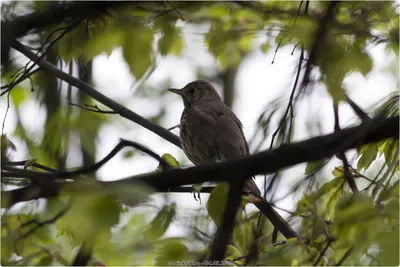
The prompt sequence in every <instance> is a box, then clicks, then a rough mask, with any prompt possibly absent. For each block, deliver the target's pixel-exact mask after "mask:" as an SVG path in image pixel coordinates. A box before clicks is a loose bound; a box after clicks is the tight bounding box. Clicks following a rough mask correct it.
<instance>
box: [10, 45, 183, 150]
mask: <svg viewBox="0 0 400 267" xmlns="http://www.w3.org/2000/svg"><path fill="white" fill-rule="evenodd" d="M12 47H13V48H14V49H16V50H17V51H19V52H21V53H22V54H24V55H25V56H27V57H28V58H29V59H31V60H37V59H38V57H37V56H36V55H35V53H33V52H32V51H30V50H29V49H27V48H26V47H25V46H24V45H22V44H21V43H20V42H18V41H14V42H13V44H12ZM38 65H39V66H40V67H42V68H43V70H46V71H48V72H49V73H51V74H53V75H55V76H56V77H57V78H59V79H60V80H62V81H64V82H66V83H71V84H73V85H74V86H75V87H76V88H78V89H80V90H82V91H84V92H85V93H87V94H88V95H89V96H91V97H93V98H94V99H95V100H97V101H98V102H100V103H102V104H103V105H105V106H107V107H109V108H110V109H112V110H114V111H115V112H117V113H118V114H119V115H121V116H122V117H124V118H127V119H129V120H131V121H133V122H135V123H137V124H139V125H141V126H143V127H144V128H146V129H148V130H150V131H152V132H154V133H155V134H157V135H159V136H161V137H162V138H164V139H166V140H168V141H170V142H171V143H173V144H174V145H176V146H178V147H181V144H180V142H179V137H178V136H176V135H175V134H173V133H171V132H170V131H168V130H167V129H164V128H163V127H161V126H159V125H157V124H154V123H152V122H151V121H149V120H147V119H145V118H143V117H141V116H139V115H138V114H136V113H134V112H133V111H131V110H129V109H127V108H126V107H124V106H123V105H121V104H119V103H117V102H115V101H114V100H112V99H110V98H108V97H106V96H105V95H103V94H102V93H100V92H99V91H98V90H96V89H94V88H92V87H91V86H90V85H89V84H87V83H85V82H83V81H81V80H79V79H77V78H75V77H73V76H71V75H69V74H67V73H65V72H63V71H61V70H59V69H58V68H57V67H56V66H54V65H53V64H51V63H49V62H48V61H46V60H44V59H42V60H40V61H38Z"/></svg>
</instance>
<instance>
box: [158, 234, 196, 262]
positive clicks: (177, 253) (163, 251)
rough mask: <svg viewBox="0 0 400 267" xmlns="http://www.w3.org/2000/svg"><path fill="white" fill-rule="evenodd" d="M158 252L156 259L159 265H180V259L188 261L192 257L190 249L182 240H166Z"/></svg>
mask: <svg viewBox="0 0 400 267" xmlns="http://www.w3.org/2000/svg"><path fill="white" fill-rule="evenodd" d="M157 254H158V256H157V257H156V259H155V265H157V266H168V265H178V264H179V262H180V261H188V260H190V258H191V257H190V255H189V249H188V248H187V247H186V246H185V245H184V244H183V243H182V241H180V240H172V241H169V242H166V243H165V244H163V245H162V246H161V247H160V249H159V250H158V253H157ZM174 263H175V264H174ZM183 265H185V264H183Z"/></svg>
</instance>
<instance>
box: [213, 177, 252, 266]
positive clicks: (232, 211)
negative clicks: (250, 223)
mask: <svg viewBox="0 0 400 267" xmlns="http://www.w3.org/2000/svg"><path fill="white" fill-rule="evenodd" d="M235 178H236V177H231V180H232V181H231V182H230V184H229V192H228V197H227V199H226V204H225V209H224V213H223V218H222V223H221V225H220V226H219V227H218V230H217V233H216V235H215V239H214V242H213V244H212V250H211V257H210V260H211V261H221V260H223V258H224V255H225V252H226V247H227V246H228V242H229V238H230V237H231V235H232V232H233V226H234V223H235V218H236V213H237V211H238V209H239V207H240V201H241V199H242V188H243V185H244V183H245V180H244V179H240V180H239V179H235Z"/></svg>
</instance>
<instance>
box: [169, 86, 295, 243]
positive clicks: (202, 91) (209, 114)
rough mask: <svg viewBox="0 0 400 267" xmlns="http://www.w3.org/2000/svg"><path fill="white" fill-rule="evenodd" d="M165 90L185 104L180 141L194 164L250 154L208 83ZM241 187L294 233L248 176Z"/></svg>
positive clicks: (276, 222) (286, 232)
mask: <svg viewBox="0 0 400 267" xmlns="http://www.w3.org/2000/svg"><path fill="white" fill-rule="evenodd" d="M168 90H169V91H171V92H173V93H175V94H178V95H180V96H181V97H182V100H183V104H184V106H185V108H184V110H183V112H182V117H181V123H180V142H181V145H182V148H183V151H184V152H185V154H186V155H187V156H188V158H189V159H190V160H191V161H192V162H193V163H194V164H195V165H200V164H203V163H208V162H218V161H228V160H234V159H239V158H242V157H245V156H247V155H249V146H248V144H247V141H246V138H245V136H244V133H243V130H242V128H243V126H242V123H241V122H240V120H239V119H238V117H236V115H235V113H233V111H232V110H231V109H230V108H229V107H227V106H226V105H225V104H224V103H223V102H222V100H221V97H220V96H219V95H218V93H217V91H216V90H215V89H214V87H213V86H212V85H211V84H209V83H207V82H205V81H195V82H191V83H189V84H187V85H186V86H185V87H183V88H182V89H168ZM243 191H245V192H246V193H248V194H249V196H250V201H251V202H252V203H253V204H254V205H255V206H256V207H257V208H258V209H259V210H260V211H261V212H262V213H263V214H264V215H265V216H266V217H267V218H268V219H269V220H270V221H271V223H272V224H273V225H274V226H275V227H276V228H277V229H278V230H279V231H280V232H281V233H282V234H283V235H284V236H285V237H286V238H292V237H296V236H297V233H296V232H295V231H294V230H293V229H292V227H291V226H290V225H289V224H288V223H287V222H286V221H285V220H284V219H283V218H282V217H281V216H280V215H279V214H278V213H277V212H276V211H275V210H274V208H273V207H272V206H271V204H270V203H268V202H267V201H266V200H264V199H263V198H262V197H261V192H260V190H259V189H258V187H257V185H256V183H255V182H254V180H253V179H252V178H251V177H249V179H248V180H247V181H246V183H245V185H244V188H243Z"/></svg>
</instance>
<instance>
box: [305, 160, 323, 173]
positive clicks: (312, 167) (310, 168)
mask: <svg viewBox="0 0 400 267" xmlns="http://www.w3.org/2000/svg"><path fill="white" fill-rule="evenodd" d="M323 163H324V160H318V161H310V162H308V163H307V167H306V171H305V173H304V174H311V173H313V172H314V171H316V170H318V169H319V168H320V167H321V166H322V164H323Z"/></svg>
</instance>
